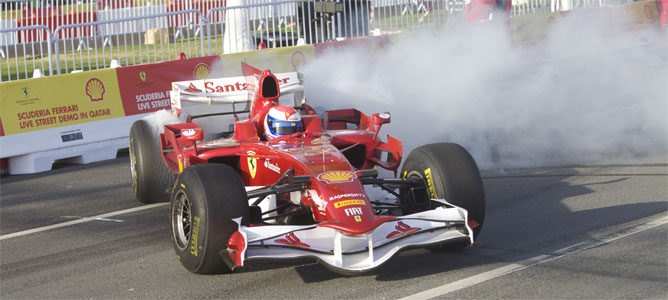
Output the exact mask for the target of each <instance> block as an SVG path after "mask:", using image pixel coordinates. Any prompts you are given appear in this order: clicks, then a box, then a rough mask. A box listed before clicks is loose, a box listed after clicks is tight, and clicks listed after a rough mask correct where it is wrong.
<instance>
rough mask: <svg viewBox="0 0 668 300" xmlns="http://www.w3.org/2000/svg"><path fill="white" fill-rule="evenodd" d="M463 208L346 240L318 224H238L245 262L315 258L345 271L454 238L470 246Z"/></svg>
mask: <svg viewBox="0 0 668 300" xmlns="http://www.w3.org/2000/svg"><path fill="white" fill-rule="evenodd" d="M467 220H468V218H467V212H466V210H464V209H462V208H458V207H453V208H445V207H439V208H436V209H432V210H429V211H424V212H419V213H415V214H411V215H406V216H402V217H397V219H396V220H393V221H388V222H386V223H383V224H381V225H380V226H378V227H377V228H376V229H374V230H373V231H371V232H368V233H365V234H361V235H356V236H351V235H346V234H344V233H343V232H341V231H339V230H336V229H333V228H330V227H325V226H322V225H304V226H258V227H245V226H241V227H240V228H239V231H240V232H242V234H243V235H244V236H245V237H246V241H247V248H246V259H254V258H274V259H281V258H296V257H305V256H311V257H317V258H318V259H320V260H321V261H322V262H324V263H326V264H328V265H330V266H332V267H335V268H339V269H343V270H347V271H360V272H361V271H366V270H370V269H373V268H375V267H378V266H380V265H381V264H383V263H384V262H386V261H387V260H388V259H390V258H391V257H392V256H394V255H395V254H396V253H397V252H399V251H400V250H401V249H403V248H406V247H409V246H419V245H429V244H435V243H441V242H447V241H448V240H453V239H468V240H469V241H470V243H473V236H472V234H471V233H472V230H471V228H470V227H468V225H467Z"/></svg>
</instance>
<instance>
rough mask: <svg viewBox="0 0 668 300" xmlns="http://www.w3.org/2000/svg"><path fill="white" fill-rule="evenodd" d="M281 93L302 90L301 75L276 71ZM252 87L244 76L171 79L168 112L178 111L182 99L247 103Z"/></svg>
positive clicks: (251, 96)
mask: <svg viewBox="0 0 668 300" xmlns="http://www.w3.org/2000/svg"><path fill="white" fill-rule="evenodd" d="M274 76H276V79H277V80H278V84H279V87H280V91H281V95H287V94H294V93H298V92H302V97H303V91H304V80H303V76H302V74H300V73H297V72H289V73H276V74H274ZM255 92H256V91H254V87H253V86H252V85H251V83H248V82H247V78H246V77H244V76H236V77H224V78H213V79H203V80H188V81H178V82H172V91H171V93H170V94H169V97H170V99H171V103H172V114H173V115H174V116H176V117H178V116H179V115H180V114H181V103H182V102H184V101H185V102H195V103H206V104H209V105H212V104H232V105H234V104H236V103H249V101H253V99H255Z"/></svg>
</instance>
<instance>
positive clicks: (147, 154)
mask: <svg viewBox="0 0 668 300" xmlns="http://www.w3.org/2000/svg"><path fill="white" fill-rule="evenodd" d="M129 152H130V171H131V172H132V191H133V192H134V195H135V198H137V200H139V202H141V203H156V202H165V201H167V200H169V188H170V187H171V186H172V183H173V182H174V178H175V177H176V176H175V175H174V174H173V173H172V171H170V170H169V168H167V166H166V165H165V163H164V162H163V160H162V155H161V153H160V141H159V136H158V133H157V131H156V130H154V129H153V128H152V127H151V125H150V124H149V123H148V122H147V121H146V120H137V121H135V122H134V123H133V124H132V127H130V149H129Z"/></svg>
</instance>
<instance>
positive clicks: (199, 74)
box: [194, 63, 209, 80]
mask: <svg viewBox="0 0 668 300" xmlns="http://www.w3.org/2000/svg"><path fill="white" fill-rule="evenodd" d="M194 73H195V78H196V79H197V80H202V79H207V78H208V77H209V66H207V65H206V64H204V63H200V64H197V66H195V72H194Z"/></svg>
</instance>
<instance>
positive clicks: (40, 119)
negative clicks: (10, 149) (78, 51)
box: [0, 70, 125, 141]
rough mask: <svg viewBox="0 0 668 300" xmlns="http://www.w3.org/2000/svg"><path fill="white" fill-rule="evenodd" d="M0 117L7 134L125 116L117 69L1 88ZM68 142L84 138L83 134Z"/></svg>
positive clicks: (69, 136) (73, 135)
mask: <svg viewBox="0 0 668 300" xmlns="http://www.w3.org/2000/svg"><path fill="white" fill-rule="evenodd" d="M0 95H1V97H0V98H1V99H2V101H0V118H1V119H2V121H3V123H2V129H3V131H4V134H5V135H13V134H19V133H26V132H32V131H37V130H42V129H50V128H57V127H63V126H67V125H75V124H82V123H87V122H93V121H100V120H106V119H112V118H119V117H123V116H125V113H124V112H123V106H122V105H121V103H120V101H118V99H119V98H120V95H119V89H118V82H117V80H116V71H115V70H99V71H90V72H84V73H74V74H65V75H60V76H50V77H45V78H35V79H26V80H18V81H11V82H7V83H3V84H2V85H0ZM61 138H62V139H63V141H65V140H78V139H83V137H81V133H80V132H78V133H77V132H71V133H64V134H63V135H62V136H61Z"/></svg>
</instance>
